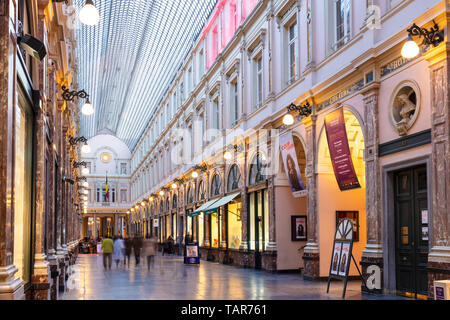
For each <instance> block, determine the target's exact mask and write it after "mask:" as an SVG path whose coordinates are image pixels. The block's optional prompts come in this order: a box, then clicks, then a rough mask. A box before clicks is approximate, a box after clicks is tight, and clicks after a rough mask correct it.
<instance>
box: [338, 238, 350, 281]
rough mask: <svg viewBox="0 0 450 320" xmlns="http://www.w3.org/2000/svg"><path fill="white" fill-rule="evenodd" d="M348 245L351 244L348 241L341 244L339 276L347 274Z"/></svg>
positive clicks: (348, 260)
mask: <svg viewBox="0 0 450 320" xmlns="http://www.w3.org/2000/svg"><path fill="white" fill-rule="evenodd" d="M350 246H351V243H349V242H346V243H343V244H342V254H341V260H340V261H339V275H340V276H341V277H347V275H348V270H347V268H348V267H349V262H350V254H351V252H350V250H351V248H350Z"/></svg>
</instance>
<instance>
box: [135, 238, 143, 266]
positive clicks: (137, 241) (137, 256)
mask: <svg viewBox="0 0 450 320" xmlns="http://www.w3.org/2000/svg"><path fill="white" fill-rule="evenodd" d="M141 249H142V239H141V238H140V237H135V238H134V239H133V251H134V257H135V259H136V266H138V265H139V262H140V261H141Z"/></svg>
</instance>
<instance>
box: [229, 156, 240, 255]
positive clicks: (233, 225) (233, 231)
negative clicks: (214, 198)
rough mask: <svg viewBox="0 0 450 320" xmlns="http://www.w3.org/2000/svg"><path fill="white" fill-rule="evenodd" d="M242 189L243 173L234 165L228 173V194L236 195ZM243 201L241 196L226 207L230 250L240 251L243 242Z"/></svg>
mask: <svg viewBox="0 0 450 320" xmlns="http://www.w3.org/2000/svg"><path fill="white" fill-rule="evenodd" d="M240 189H241V171H240V170H239V167H238V166H237V165H236V164H234V165H233V166H232V167H231V168H230V171H229V173H228V179H227V193H228V194H235V193H237V192H239V191H240ZM241 208H242V199H241V196H238V197H236V198H235V199H234V200H233V201H231V202H229V203H228V205H227V206H226V207H225V210H226V223H227V231H228V235H227V236H228V237H227V241H228V244H227V246H228V249H232V250H233V249H234V250H238V249H239V247H240V246H241V241H242V220H241Z"/></svg>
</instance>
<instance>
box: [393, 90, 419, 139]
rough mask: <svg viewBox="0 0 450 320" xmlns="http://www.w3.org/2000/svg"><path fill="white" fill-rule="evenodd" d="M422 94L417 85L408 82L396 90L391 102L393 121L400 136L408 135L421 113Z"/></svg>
mask: <svg viewBox="0 0 450 320" xmlns="http://www.w3.org/2000/svg"><path fill="white" fill-rule="evenodd" d="M419 103H420V95H419V91H418V88H417V87H416V86H415V85H412V84H408V85H403V86H400V87H398V89H397V90H396V91H394V95H393V99H392V102H391V121H392V124H393V126H394V128H395V129H396V131H397V133H398V134H399V135H400V136H406V135H408V131H409V129H410V128H411V127H412V126H413V125H414V123H415V122H416V119H417V116H418V114H419V107H420V104H419Z"/></svg>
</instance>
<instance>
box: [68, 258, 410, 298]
mask: <svg viewBox="0 0 450 320" xmlns="http://www.w3.org/2000/svg"><path fill="white" fill-rule="evenodd" d="M131 260H132V261H131V265H130V268H129V269H128V268H124V267H123V265H120V266H119V268H116V266H115V264H113V267H112V269H111V270H108V271H104V270H103V262H102V257H101V256H100V255H99V256H97V255H80V256H79V257H78V261H77V265H76V266H75V267H74V268H73V269H72V270H71V275H70V277H69V284H68V287H70V289H68V290H67V292H65V293H64V294H62V295H60V298H61V299H63V300H341V299H342V297H341V296H342V289H343V282H340V281H336V282H333V283H332V284H331V290H330V293H329V294H327V293H326V286H327V284H326V282H310V281H303V279H302V277H301V275H299V274H272V273H267V272H264V271H257V270H253V269H243V268H239V267H234V266H226V265H222V264H218V263H212V262H205V261H201V264H200V266H185V265H184V264H183V260H182V258H181V257H172V256H169V257H168V256H164V257H162V256H157V257H156V259H155V265H154V267H153V269H151V270H150V271H148V270H147V266H146V265H144V264H142V262H144V261H141V264H140V265H138V266H136V265H135V262H134V261H133V260H134V259H133V257H132V259H131ZM360 286H361V282H360V281H350V282H349V284H348V287H347V295H346V300H366V299H367V300H372V299H377V300H379V299H384V300H385V299H395V300H397V299H403V298H400V297H395V296H374V295H367V294H362V293H361V288H360Z"/></svg>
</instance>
